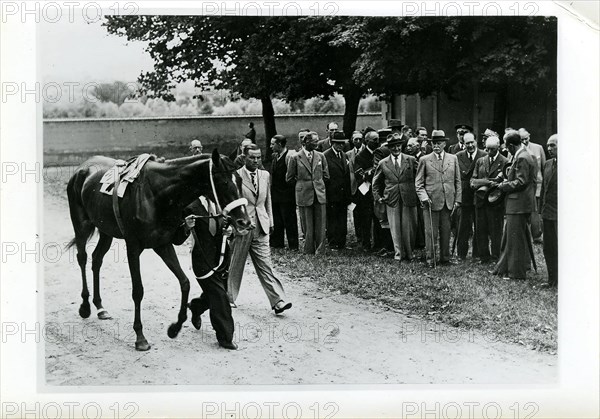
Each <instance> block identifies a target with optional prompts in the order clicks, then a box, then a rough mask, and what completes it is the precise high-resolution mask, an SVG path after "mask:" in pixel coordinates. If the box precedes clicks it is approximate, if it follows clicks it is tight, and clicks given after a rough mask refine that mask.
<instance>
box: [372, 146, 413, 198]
mask: <svg viewBox="0 0 600 419" xmlns="http://www.w3.org/2000/svg"><path fill="white" fill-rule="evenodd" d="M392 159H393V156H392V155H390V156H388V157H386V158H384V159H383V160H381V161H380V162H379V164H378V165H377V169H375V176H374V177H373V198H374V199H375V201H378V200H379V198H383V199H384V202H385V203H386V204H387V205H389V206H390V207H397V206H398V204H399V203H401V204H402V205H404V206H407V207H414V206H416V205H417V194H416V191H415V172H416V170H417V159H415V158H414V157H413V156H409V155H406V154H403V153H401V154H400V156H399V158H398V161H399V163H400V169H397V168H396V165H395V164H394V162H393V160H392Z"/></svg>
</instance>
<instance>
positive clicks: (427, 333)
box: [44, 191, 558, 386]
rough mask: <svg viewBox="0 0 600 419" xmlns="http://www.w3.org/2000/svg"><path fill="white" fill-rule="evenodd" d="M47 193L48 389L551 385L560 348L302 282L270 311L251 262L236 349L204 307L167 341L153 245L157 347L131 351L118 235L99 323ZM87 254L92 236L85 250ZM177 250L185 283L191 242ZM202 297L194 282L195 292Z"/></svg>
mask: <svg viewBox="0 0 600 419" xmlns="http://www.w3.org/2000/svg"><path fill="white" fill-rule="evenodd" d="M44 198H45V202H44V241H45V246H46V247H45V248H46V249H48V251H47V252H46V259H47V260H46V264H45V268H44V276H45V277H44V283H45V289H44V301H45V307H44V313H45V328H44V331H45V333H44V336H45V371H46V383H47V384H48V385H50V386H54V385H59V386H77V385H141V384H168V385H191V384H195V385H202V384H210V385H215V384H330V383H336V384H374V383H377V384H385V383H394V384H402V383H423V384H429V383H436V384H445V383H457V384H487V383H490V384H491V383H496V384H498V383H502V384H506V383H548V384H550V383H553V382H556V380H557V377H558V368H557V362H558V359H557V356H556V355H549V354H545V353H539V352H535V351H531V350H528V349H526V348H524V347H522V346H516V345H510V344H505V343H501V342H497V341H496V339H495V338H494V337H493V336H482V335H481V334H480V333H479V332H476V331H472V332H470V331H464V330H459V329H455V328H451V327H448V326H444V325H440V324H435V323H430V322H427V321H426V320H422V319H419V318H412V317H407V316H406V315H403V314H400V313H396V312H394V311H391V310H389V309H388V308H386V307H385V306H381V305H377V304H374V303H371V302H369V301H365V300H361V299H359V298H356V297H353V296H349V295H339V294H337V295H332V294H331V293H326V292H324V291H322V290H320V289H319V288H318V286H317V284H315V283H314V282H312V281H310V280H309V279H296V280H294V281H292V280H290V279H289V278H287V277H285V276H281V279H282V282H283V283H284V286H285V288H286V292H287V295H288V300H289V301H292V302H293V304H294V306H293V308H292V309H291V310H289V311H287V312H286V313H285V314H284V315H281V316H275V315H274V314H273V312H272V311H271V310H270V307H269V304H268V300H267V298H266V295H265V294H264V292H263V291H262V289H261V287H260V285H259V282H258V279H257V278H256V275H255V273H254V269H253V267H252V266H251V265H250V264H247V266H246V272H245V274H244V281H243V285H242V289H241V292H240V296H239V299H238V303H239V304H238V306H239V307H238V308H237V309H234V312H233V314H234V319H235V322H236V335H235V341H236V342H237V343H238V344H239V350H238V351H228V350H225V349H221V348H219V346H218V344H217V341H216V338H215V335H214V331H213V330H212V327H211V326H210V321H209V318H208V313H205V314H204V315H203V318H202V320H203V324H202V328H201V330H196V329H194V327H193V326H192V325H191V323H190V322H189V320H188V321H187V322H186V324H185V325H184V327H183V329H182V331H181V332H180V334H179V336H178V337H177V338H175V339H169V337H168V336H167V327H168V326H169V324H170V323H172V322H174V321H175V319H176V317H177V307H178V306H179V298H180V293H179V285H178V282H177V280H176V278H175V277H174V276H173V275H172V274H171V273H170V271H169V270H168V269H167V267H166V266H165V265H164V264H163V263H162V261H161V260H160V259H159V257H158V256H157V255H156V254H154V253H153V252H152V251H151V250H148V251H145V252H144V253H143V254H142V262H141V263H142V277H143V280H144V288H145V297H144V300H143V302H142V321H143V325H144V332H145V335H146V338H147V339H148V341H149V343H150V344H151V345H152V348H151V349H150V350H149V351H147V352H137V351H136V350H135V348H134V341H135V334H134V332H133V330H132V327H131V325H132V322H133V301H132V299H131V281H130V277H129V270H128V268H127V262H126V252H125V245H124V242H122V241H120V240H115V241H114V242H113V247H112V249H111V250H110V251H109V253H108V254H107V255H106V257H105V260H104V266H103V269H102V282H101V289H102V297H103V303H104V307H105V308H106V309H107V310H108V311H109V312H110V314H111V315H112V316H113V319H112V320H99V319H98V318H97V317H96V313H95V310H94V309H93V311H92V315H91V316H90V317H89V318H88V319H82V318H81V317H79V314H78V308H79V304H80V303H81V298H80V293H81V280H80V273H79V268H78V266H77V263H76V259H75V252H74V250H70V251H66V252H64V253H62V254H59V253H58V252H56V250H57V249H58V246H63V245H64V243H66V242H68V241H69V240H70V239H71V238H72V237H73V229H72V227H71V224H70V220H69V215H68V206H67V202H66V199H65V197H64V196H62V195H61V194H60V193H49V192H48V191H46V193H45V195H44ZM94 240H95V238H94V239H93V241H94ZM53 249H54V251H53ZM92 250H93V242H90V246H89V251H88V254H89V255H90V257H91V251H92ZM178 254H179V256H180V261H181V263H182V266H183V267H184V269H185V270H186V272H189V276H190V278H192V273H191V270H190V269H189V266H190V260H189V254H188V249H187V245H186V244H184V245H183V246H181V247H179V248H178ZM90 265H91V263H88V271H89V274H88V275H89V279H88V285H89V287H90V291H91V289H92V281H91V266H90ZM199 293H200V287H199V285H198V284H197V283H196V282H195V281H193V282H192V292H191V295H192V296H194V297H195V296H197V295H199ZM90 303H91V298H90ZM92 307H93V306H92Z"/></svg>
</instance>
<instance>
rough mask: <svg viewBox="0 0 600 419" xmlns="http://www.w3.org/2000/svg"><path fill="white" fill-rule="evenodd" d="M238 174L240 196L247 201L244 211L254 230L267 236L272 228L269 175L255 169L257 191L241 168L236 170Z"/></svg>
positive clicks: (264, 171)
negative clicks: (258, 229) (240, 187)
mask: <svg viewBox="0 0 600 419" xmlns="http://www.w3.org/2000/svg"><path fill="white" fill-rule="evenodd" d="M237 172H238V174H239V175H240V177H241V178H242V190H241V194H240V195H241V196H242V197H243V198H246V199H247V200H248V205H247V206H246V211H247V212H248V217H249V218H250V221H252V223H253V224H254V225H256V228H260V230H261V232H262V233H263V234H267V235H268V234H269V230H270V228H271V227H273V211H272V209H271V175H269V172H267V171H266V170H261V169H257V170H256V176H257V180H256V183H257V185H258V190H256V189H255V188H254V185H253V184H252V179H251V177H250V175H248V174H247V172H246V170H244V168H243V167H242V168H241V169H238V171H237Z"/></svg>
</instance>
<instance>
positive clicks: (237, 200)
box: [223, 198, 248, 217]
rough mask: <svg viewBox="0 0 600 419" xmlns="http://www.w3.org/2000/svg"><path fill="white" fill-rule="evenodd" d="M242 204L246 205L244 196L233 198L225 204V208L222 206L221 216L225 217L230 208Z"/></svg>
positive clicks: (246, 201)
mask: <svg viewBox="0 0 600 419" xmlns="http://www.w3.org/2000/svg"><path fill="white" fill-rule="evenodd" d="M243 205H248V200H247V199H246V198H238V199H234V200H233V201H231V202H230V203H229V204H227V205H225V208H223V216H225V217H227V214H229V212H230V211H231V210H232V209H235V208H237V207H241V206H243Z"/></svg>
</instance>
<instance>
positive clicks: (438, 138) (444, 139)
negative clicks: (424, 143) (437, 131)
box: [431, 136, 448, 142]
mask: <svg viewBox="0 0 600 419" xmlns="http://www.w3.org/2000/svg"><path fill="white" fill-rule="evenodd" d="M435 141H448V137H437V136H436V137H431V142H435Z"/></svg>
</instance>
